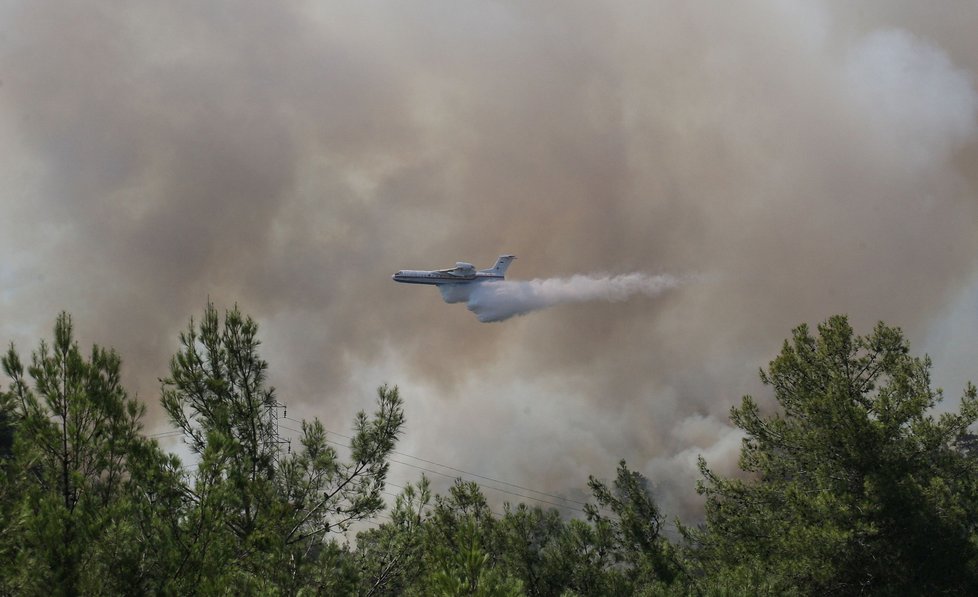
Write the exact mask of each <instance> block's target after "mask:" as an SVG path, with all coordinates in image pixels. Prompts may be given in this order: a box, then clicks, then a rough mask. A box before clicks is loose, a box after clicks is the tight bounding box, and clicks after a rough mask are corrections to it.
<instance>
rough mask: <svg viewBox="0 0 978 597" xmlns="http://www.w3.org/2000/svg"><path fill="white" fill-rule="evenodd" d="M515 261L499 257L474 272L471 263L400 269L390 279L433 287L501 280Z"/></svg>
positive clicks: (506, 257)
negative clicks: (444, 267) (491, 263)
mask: <svg viewBox="0 0 978 597" xmlns="http://www.w3.org/2000/svg"><path fill="white" fill-rule="evenodd" d="M514 259H516V256H515V255H500V256H499V259H497V260H496V265H494V266H493V267H491V268H489V269H481V270H478V271H476V269H475V266H474V265H472V264H471V263H465V262H464V261H459V262H457V263H456V264H455V267H450V268H447V269H436V270H415V269H402V270H401V271H399V272H397V273H396V274H394V275H393V276H391V278H392V279H393V280H394V281H395V282H404V283H405V284H432V285H435V286H446V285H456V284H473V283H477V282H489V281H493V280H502V279H504V278H505V276H506V268H508V267H509V264H510V263H512V262H513V260H514Z"/></svg>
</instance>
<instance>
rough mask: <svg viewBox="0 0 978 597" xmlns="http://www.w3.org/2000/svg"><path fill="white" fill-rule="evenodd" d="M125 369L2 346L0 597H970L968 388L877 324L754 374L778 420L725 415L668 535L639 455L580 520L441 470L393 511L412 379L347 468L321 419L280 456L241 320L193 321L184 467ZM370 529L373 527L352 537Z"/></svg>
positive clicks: (63, 346)
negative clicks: (715, 457)
mask: <svg viewBox="0 0 978 597" xmlns="http://www.w3.org/2000/svg"><path fill="white" fill-rule="evenodd" d="M120 365H121V360H120V357H119V355H118V354H116V353H115V352H114V351H113V350H110V349H104V348H101V347H98V346H94V347H93V348H92V349H91V351H90V352H89V353H88V354H87V355H85V354H83V353H82V352H81V349H80V348H79V346H78V343H77V342H76V340H75V339H74V336H73V331H72V322H71V318H70V316H68V315H67V314H64V313H63V314H61V315H60V316H59V317H58V318H57V321H56V323H55V325H54V335H53V338H52V339H51V340H50V341H48V340H42V341H41V342H40V344H39V345H38V348H37V349H36V350H34V351H33V352H32V354H31V356H30V359H29V362H25V361H24V360H22V359H21V357H20V355H19V354H18V352H17V351H16V350H15V348H14V347H13V346H12V345H11V347H10V349H9V350H8V351H7V353H6V354H5V355H4V356H3V358H2V367H3V371H4V373H5V374H6V376H7V377H8V380H9V383H8V385H7V387H6V389H4V390H3V391H2V392H0V594H8V595H38V594H45V595H116V594H119V595H129V594H135V595H143V594H149V595H156V594H162V595H190V594H203V595H212V594H235V595H362V596H368V595H369V596H380V595H415V596H421V595H445V596H455V595H477V596H487V597H488V596H517V595H528V596H546V595H553V596H563V597H570V596H575V595H580V596H584V595H825V594H839V595H924V594H926V595H931V594H948V595H974V594H978V456H976V454H978V441H976V438H975V436H974V435H973V433H972V432H973V429H972V426H973V425H974V423H975V422H976V420H978V398H976V390H975V387H974V386H973V385H971V384H970V383H969V384H968V386H967V387H966V388H965V391H964V395H963V397H962V400H961V405H960V408H959V409H958V410H957V411H956V412H948V413H945V414H941V415H940V416H937V415H935V414H934V407H935V405H936V404H937V403H938V402H939V401H940V400H941V399H942V394H941V391H940V390H939V389H935V388H933V387H932V386H931V382H930V376H929V371H930V367H931V363H930V361H929V360H928V359H927V358H926V357H924V358H918V357H915V356H913V355H912V354H911V353H910V351H909V346H908V343H907V341H906V340H905V339H904V337H903V335H902V333H901V331H900V330H899V329H898V328H893V327H888V326H886V325H884V324H882V323H880V324H878V325H877V326H876V328H875V329H874V330H873V331H872V332H871V333H869V334H868V335H866V336H858V335H856V334H855V333H854V331H853V329H852V328H851V326H850V325H849V323H848V321H847V319H846V318H845V317H844V316H835V317H832V318H830V319H829V320H827V321H826V322H824V323H822V324H821V325H819V326H818V327H817V329H816V330H815V331H814V333H813V332H812V331H811V330H810V329H809V328H808V327H807V326H805V325H801V326H799V327H798V328H796V329H795V330H794V331H793V333H792V337H791V338H790V339H788V340H786V341H785V343H784V346H783V347H782V350H781V352H780V354H779V355H778V356H777V357H776V358H775V359H774V360H773V361H772V362H771V363H770V365H769V366H768V368H767V369H765V370H762V371H761V379H762V381H763V383H764V384H765V385H766V386H767V387H768V388H770V390H771V391H772V393H773V398H774V402H776V404H777V408H762V407H761V406H760V405H759V404H758V402H757V401H755V400H754V399H753V398H752V397H750V396H746V397H744V398H743V399H742V401H741V402H740V404H739V405H737V406H734V407H733V408H732V409H731V420H732V421H733V423H734V424H735V425H736V426H737V427H739V428H740V429H742V430H743V432H744V434H745V439H744V440H743V443H742V446H741V453H740V461H739V464H740V468H741V469H742V471H741V473H740V474H738V475H736V476H734V477H731V478H727V477H724V476H722V475H720V474H718V473H716V472H715V471H713V470H711V469H710V468H709V464H708V463H707V462H705V461H703V460H702V459H700V471H701V480H700V482H699V484H698V486H697V490H698V491H699V492H700V493H701V494H702V495H703V496H704V497H705V504H706V509H705V520H704V521H703V522H702V523H698V524H683V523H682V522H681V521H676V524H677V525H678V528H679V533H678V535H675V534H673V535H670V536H667V535H666V534H665V533H664V526H665V525H666V524H667V521H666V519H665V516H664V515H663V513H662V512H661V510H660V509H659V507H658V506H657V504H656V502H655V499H654V497H653V494H652V492H651V491H650V483H649V481H648V480H647V479H646V478H645V477H643V476H642V475H641V474H639V473H638V472H636V471H633V470H631V469H629V467H628V466H627V464H626V463H625V461H622V462H621V464H620V465H619V467H618V469H617V471H616V474H615V476H614V479H613V480H612V481H610V482H604V481H601V480H599V479H598V478H596V477H591V478H590V479H589V481H588V488H589V490H590V494H591V499H590V500H589V502H588V504H587V505H586V506H585V507H584V512H583V515H582V516H577V517H570V518H568V517H564V516H561V515H560V513H558V511H557V510H556V509H544V508H542V507H538V506H530V505H527V504H523V503H520V504H506V505H505V507H504V511H503V512H502V513H501V514H497V513H494V512H493V511H492V510H491V509H490V507H489V504H488V503H487V500H486V497H485V496H484V495H483V494H482V492H481V489H480V487H479V486H478V485H477V484H475V483H472V482H466V481H464V480H462V479H458V480H456V482H455V484H454V486H452V487H451V488H450V490H449V491H448V492H447V493H445V494H444V495H439V494H435V493H433V492H432V489H431V487H430V485H429V483H428V481H427V479H425V478H424V477H421V478H420V479H419V480H418V481H417V482H415V483H411V484H409V485H407V486H406V487H405V488H404V489H403V490H402V491H401V492H400V494H398V495H397V497H396V498H395V499H394V501H393V504H391V505H390V508H389V509H386V508H387V506H386V504H385V501H384V499H383V497H382V496H383V494H384V492H385V487H386V484H385V482H386V477H387V473H388V467H389V456H390V455H391V453H392V452H393V450H394V448H395V446H396V443H397V440H398V437H399V435H400V434H401V432H402V429H403V424H404V412H403V408H402V401H401V397H400V396H399V394H398V390H397V388H396V387H388V386H382V387H380V388H379V389H378V392H377V399H376V405H375V407H374V411H373V412H372V413H370V414H368V413H365V412H361V413H359V414H358V415H357V416H356V417H355V418H354V421H353V429H354V434H353V436H352V439H351V440H350V454H349V456H348V457H347V458H341V457H340V456H339V455H338V454H337V452H336V450H335V449H334V448H333V447H332V446H331V445H330V443H329V442H328V441H327V435H326V431H325V429H324V427H323V425H322V423H321V422H320V421H319V420H316V419H314V420H312V421H303V422H302V429H301V435H300V437H299V441H298V445H297V446H296V448H295V449H288V450H285V449H283V445H282V443H281V441H280V440H279V437H278V434H277V428H276V417H277V413H276V408H277V407H278V401H277V398H276V395H275V391H274V389H273V388H271V387H270V386H269V385H268V383H267V370H268V365H267V363H266V362H265V361H264V360H263V359H262V358H261V356H260V354H259V339H258V328H257V325H256V324H255V322H254V320H252V319H251V318H250V317H247V316H245V315H243V314H242V313H241V312H240V311H239V310H238V309H237V308H234V309H232V310H229V311H227V312H226V313H225V314H224V315H223V317H222V316H221V315H220V314H219V313H218V311H217V309H216V308H215V307H214V306H213V305H211V304H208V306H207V308H206V309H205V311H204V313H203V315H202V317H201V318H200V319H199V320H194V319H192V320H191V321H190V324H189V326H188V327H187V329H186V331H185V332H183V333H182V334H181V335H180V348H179V351H178V352H177V353H176V354H175V355H174V356H173V358H172V359H171V361H170V366H169V374H168V376H167V377H165V378H164V379H162V380H161V401H162V406H163V408H164V410H165V411H166V413H167V415H168V416H169V419H170V421H171V422H172V424H173V425H174V426H175V427H176V428H177V429H178V430H179V432H180V433H181V434H182V436H183V439H184V441H185V443H186V445H187V446H188V448H189V449H190V450H191V451H192V452H193V454H194V456H195V464H193V465H190V466H184V465H183V464H182V463H181V462H180V460H179V459H178V458H177V457H176V456H174V455H173V454H170V453H168V452H167V451H165V450H163V449H162V448H161V447H160V445H159V444H158V443H157V441H156V440H154V439H152V438H149V437H147V436H146V435H145V433H144V432H143V423H142V418H143V416H144V415H145V406H144V405H143V404H142V403H140V402H138V401H137V400H135V399H134V398H133V397H132V396H130V395H129V394H128V393H127V391H126V390H125V388H124V387H123V386H122V383H121V378H120ZM625 456H627V455H625ZM358 521H371V522H372V528H367V529H366V530H360V531H359V532H358V533H356V535H355V538H352V537H351V535H352V530H351V525H354V524H355V523H357V522H358ZM362 526H363V525H361V527H362ZM351 539H352V540H351Z"/></svg>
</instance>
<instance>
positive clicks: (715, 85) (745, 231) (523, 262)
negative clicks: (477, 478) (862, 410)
mask: <svg viewBox="0 0 978 597" xmlns="http://www.w3.org/2000/svg"><path fill="white" fill-rule="evenodd" d="M976 13H978V7H976V6H975V5H974V3H971V2H945V3H941V4H940V5H939V6H936V7H934V6H928V8H927V10H923V9H921V8H919V7H918V4H917V3H914V2H871V3H860V4H859V6H858V8H856V7H850V6H849V3H845V2H821V3H819V2H761V1H755V2H738V3H716V2H685V1H684V2H678V1H658V2H645V3H634V2H625V1H621V2H603V3H593V2H584V1H581V2H561V3H542V2H541V3H537V2H394V1H390V2H384V1H372V2H308V3H302V2H294V3H292V2H289V3H269V2H258V1H244V2H242V1H235V2H230V1H209V2H196V1H195V2H190V1H173V2H166V3H156V2H132V1H127V2H121V1H120V2H108V1H105V2H98V1H95V2H92V1H89V2H71V1H67V0H65V1H61V2H46V1H36V0H35V1H30V2H26V1H10V2H5V3H3V4H0V181H2V183H3V189H2V191H0V192H2V195H0V197H2V200H0V201H2V203H0V206H2V218H0V250H2V257H0V283H2V288H0V336H2V339H3V340H5V341H8V340H12V341H15V342H16V343H17V346H18V347H19V348H20V349H21V351H22V352H27V351H29V350H30V349H31V348H33V347H34V346H35V345H36V342H37V339H38V338H39V337H41V336H42V335H47V334H49V330H50V327H51V325H52V324H53V321H54V318H55V316H56V315H57V313H58V312H59V311H60V310H63V309H64V310H68V311H69V312H71V313H72V314H73V316H74V319H75V322H76V326H77V329H78V334H79V336H80V338H81V340H82V343H83V344H89V343H93V342H96V343H99V344H104V345H111V346H114V347H116V348H117V349H118V350H119V351H120V353H121V354H122V356H123V359H124V362H125V375H126V379H127V380H128V383H129V386H130V387H131V388H132V389H133V391H134V392H138V395H139V396H140V397H141V398H142V399H143V400H144V401H146V402H147V404H148V405H149V408H150V418H149V421H148V427H149V428H150V429H151V430H163V429H165V428H166V423H165V421H164V419H163V417H162V416H161V415H160V410H159V408H158V406H157V400H158V382H157V381H156V380H157V378H159V377H162V376H165V375H166V373H167V362H168V359H169V356H170V355H171V354H173V352H174V351H175V350H176V347H177V334H178V332H179V330H180V329H181V328H183V327H184V326H185V325H186V323H187V321H188V319H189V318H190V317H191V316H192V315H195V314H198V313H200V312H201V310H202V308H203V306H204V305H205V304H206V301H207V300H208V299H210V300H212V301H214V302H215V303H216V304H217V305H218V306H219V307H221V308H226V307H230V306H232V305H234V304H235V303H237V304H238V305H240V307H241V308H242V310H244V311H245V312H247V313H249V314H251V315H252V316H254V317H255V318H256V319H257V320H258V321H259V323H260V324H261V326H262V327H261V331H262V337H263V340H264V344H263V350H264V352H263V355H264V356H265V358H266V359H267V360H268V361H269V363H270V367H271V375H272V379H273V382H274V384H275V385H276V386H277V388H278V392H279V399H280V400H281V401H283V402H285V403H287V404H288V405H289V414H290V416H294V417H298V416H303V417H312V416H318V417H320V418H322V419H323V420H324V421H325V423H326V426H327V427H328V428H331V429H335V430H337V431H346V430H347V429H348V428H349V422H350V416H351V415H352V413H353V412H354V411H356V410H358V409H361V408H367V409H369V408H370V407H371V405H372V400H373V392H374V389H375V388H376V387H377V386H378V385H380V384H382V383H385V382H386V383H391V384H397V385H398V386H400V388H401V390H402V395H403V396H404V398H405V400H406V410H407V415H408V424H407V429H406V433H405V435H404V438H403V441H402V444H401V449H402V450H403V451H405V452H410V453H414V454H418V455H423V456H426V457H428V458H430V459H433V460H437V461H440V462H445V463H448V464H453V465H455V466H458V467H461V468H465V469H468V470H473V471H478V472H481V473H483V474H487V475H491V476H495V477H498V478H502V479H507V480H510V481H513V482H516V483H522V484H527V485H529V486H531V487H534V488H540V489H547V490H548V491H559V492H573V491H575V490H580V489H582V488H583V487H584V485H585V482H586V478H587V475H588V474H595V475H597V476H610V475H612V474H613V470H614V465H615V463H616V462H617V460H618V459H621V458H624V459H627V460H628V462H629V463H630V465H631V466H633V467H634V468H636V469H638V470H640V471H642V472H643V473H645V474H646V475H648V476H649V478H650V479H651V482H652V486H653V488H655V491H656V492H657V495H658V497H659V498H660V500H661V501H662V502H663V504H664V505H665V506H666V509H667V510H668V511H669V512H671V513H676V514H682V515H695V513H696V512H697V508H698V506H697V501H696V499H695V497H694V496H693V483H694V481H695V479H696V471H695V461H696V457H697V455H699V454H703V455H704V456H705V457H706V458H707V459H708V460H709V461H710V462H711V463H712V464H714V465H715V466H716V467H717V468H719V469H720V470H722V471H731V470H733V468H734V467H735V464H736V455H737V454H736V450H737V447H738V445H739V436H738V435H737V434H736V432H734V431H733V430H732V429H731V428H730V426H729V423H728V419H727V413H728V411H729V408H730V406H731V405H733V404H735V403H736V402H737V401H739V398H740V396H741V395H743V394H744V393H756V394H757V395H758V397H759V398H760V399H761V400H762V401H765V400H766V394H765V392H764V390H763V388H760V387H759V386H758V382H757V370H758V368H759V367H762V366H764V365H765V364H766V363H767V362H768V361H769V360H770V359H771V358H772V357H773V356H774V354H775V353H776V352H777V350H778V349H779V348H780V345H781V342H782V340H783V339H784V338H785V337H787V336H788V335H789V333H790V330H791V328H792V327H794V326H795V325H797V324H799V323H802V322H808V323H817V322H819V321H821V320H824V319H825V318H827V317H828V316H830V315H832V314H834V313H847V314H849V315H850V317H851V319H852V321H853V323H854V324H855V325H856V327H857V329H858V330H859V331H863V332H865V331H867V330H868V329H869V327H870V326H871V325H872V324H873V323H874V322H875V321H877V320H880V319H882V320H885V321H887V322H888V323H891V324H894V325H899V326H901V327H903V328H904V330H906V332H907V334H908V336H909V337H910V339H911V340H912V341H913V340H917V339H923V338H925V337H927V335H928V333H929V332H930V330H931V329H932V327H933V326H935V325H937V322H939V321H942V322H944V323H942V324H941V325H945V326H946V325H947V322H946V317H947V313H948V311H947V309H948V308H949V305H951V304H952V303H954V301H955V300H957V298H958V297H959V296H960V295H961V293H962V292H964V291H965V290H966V289H967V288H968V287H969V284H971V283H972V282H973V280H974V276H975V265H976V249H978V235H976V234H975V232H976V228H978V226H976V224H978V186H976V185H978V175H976V173H978V167H976V166H978V163H976V162H978V142H976V139H978V137H976V133H978V125H976V113H978V93H976V68H978V38H976V37H975V36H974V35H973V31H972V27H970V24H973V23H974V22H976V20H978V14H976ZM505 253H512V254H515V255H518V256H519V260H518V261H517V262H515V263H514V264H513V265H512V266H511V267H510V269H509V272H508V277H509V278H512V279H532V278H551V277H569V276H573V275H575V274H588V275H598V276H615V275H622V274H631V273H635V272H637V273H641V274H644V275H648V276H657V275H663V276H677V277H690V278H691V279H695V282H694V283H688V284H684V285H682V286H680V287H677V288H674V289H670V290H668V291H667V292H664V293H662V294H660V295H657V296H654V297H649V296H635V297H632V298H631V299H630V300H627V301H624V302H601V301H599V302H591V303H584V304H569V305H561V306H557V307H554V308H552V309H548V310H544V311H538V312H534V313H531V314H529V315H527V316H526V317H521V318H516V319H512V320H508V321H504V322H500V323H495V324H482V323H479V322H478V321H477V320H475V319H474V318H473V317H472V315H471V314H470V313H468V312H467V311H466V309H465V308H464V306H462V305H446V304H445V303H443V302H442V300H441V299H440V297H439V295H438V292H437V291H436V290H434V289H431V288H425V287H411V286H404V285H397V284H394V283H393V282H392V281H391V279H390V274H391V273H393V272H394V271H396V270H398V269H403V268H410V269H428V268H437V267H446V266H450V265H451V264H453V263H454V262H455V261H460V260H461V261H468V262H472V263H474V264H476V266H477V267H489V266H491V265H492V263H493V262H494V261H495V258H496V257H497V256H498V255H500V254H505ZM973 315H974V314H973V313H971V314H967V315H964V316H962V315H959V316H958V317H959V319H958V320H956V321H955V322H954V325H953V327H954V328H955V329H968V328H969V327H971V328H972V329H973V327H974V325H975V320H974V317H973ZM942 318H944V319H942ZM968 337H969V336H967V335H964V336H963V338H964V339H962V338H961V337H959V338H958V341H959V342H962V343H963V346H962V348H963V349H964V350H971V351H972V354H973V351H974V349H975V346H974V342H973V340H967V338H968ZM970 337H973V336H970ZM959 389H960V388H948V396H949V399H950V400H951V401H953V400H955V399H956V393H957V391H958V390H959ZM394 474H395V476H397V477H399V478H400V479H402V480H403V479H413V478H416V476H417V471H416V470H401V471H398V470H397V469H396V468H395V471H394Z"/></svg>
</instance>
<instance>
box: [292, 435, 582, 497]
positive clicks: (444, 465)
mask: <svg viewBox="0 0 978 597" xmlns="http://www.w3.org/2000/svg"><path fill="white" fill-rule="evenodd" d="M286 418H287V419H288V420H290V421H295V422H296V423H301V422H302V421H298V420H296V419H292V418H289V417H286ZM324 431H326V433H332V434H333V435H337V436H339V437H342V438H344V439H348V440H352V439H353V438H352V437H351V436H349V435H344V434H342V433H338V432H336V431H330V430H329V429H325V428H324ZM391 452H393V453H394V454H397V455H398V456H405V457H407V458H413V459H414V460H418V461H420V462H424V463H426V464H432V465H434V466H440V467H442V468H446V469H448V470H450V471H455V472H456V473H461V474H464V475H468V476H470V477H476V478H478V479H483V480H485V481H491V482H493V483H499V484H501V485H506V486H507V487H513V488H515V489H519V490H522V491H529V492H531V493H536V494H539V495H543V496H546V497H549V498H553V499H556V500H563V501H565V502H570V503H572V504H577V505H579V506H586V505H587V503H586V502H581V501H578V500H574V499H571V498H568V497H564V496H561V495H555V494H552V493H547V492H546V491H540V490H538V489H532V488H530V487H524V486H523V485H518V484H516V483H510V482H508V481H503V480H501V479H494V478H493V477H488V476H486V475H480V474H479V473H473V472H471V471H466V470H463V469H460V468H455V467H454V466H449V465H447V464H442V463H440V462H435V461H433V460H427V459H425V458H421V457H420V456H415V455H413V454H407V453H405V452H398V451H397V450H391ZM392 462H399V461H397V460H392ZM400 464H407V463H404V462H401V463H400ZM407 466H414V465H411V464H407ZM415 468H420V469H421V470H428V469H424V468H422V467H415ZM429 472H435V473H436V474H441V475H444V473H438V472H437V471H429ZM452 478H454V476H452ZM497 489H498V488H497ZM498 491H505V490H502V489H498ZM507 493H511V492H507ZM512 495H519V497H525V498H527V499H535V500H537V501H541V502H544V503H550V502H547V501H546V500H540V499H539V498H535V497H530V496H523V495H520V494H512Z"/></svg>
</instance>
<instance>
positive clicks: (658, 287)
mask: <svg viewBox="0 0 978 597" xmlns="http://www.w3.org/2000/svg"><path fill="white" fill-rule="evenodd" d="M682 282H683V280H682V279H680V278H677V277H675V276H670V275H668V274H660V275H656V276H652V275H649V274H643V273H631V274H621V275H617V276H596V275H583V274H577V275H574V276H571V277H569V278H547V279H543V280H540V279H537V280H528V281H518V282H516V281H505V280H503V281H499V282H483V283H480V284H471V285H470V284H462V285H458V286H441V287H439V289H440V290H441V294H442V298H443V299H445V302H446V303H460V302H467V304H468V308H469V311H472V312H473V313H475V315H476V317H478V318H479V321H482V322H490V321H503V320H506V319H509V318H510V317H513V316H514V315H525V314H527V313H529V312H531V311H538V310H540V309H546V308H547V307H553V306H555V305H562V304H567V303H584V302H589V301H611V302H619V301H624V300H627V299H629V298H631V297H633V296H635V295H644V296H647V297H653V296H657V295H659V294H662V293H663V292H665V291H666V290H669V289H671V288H675V287H677V286H679V285H680V284H682Z"/></svg>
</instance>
